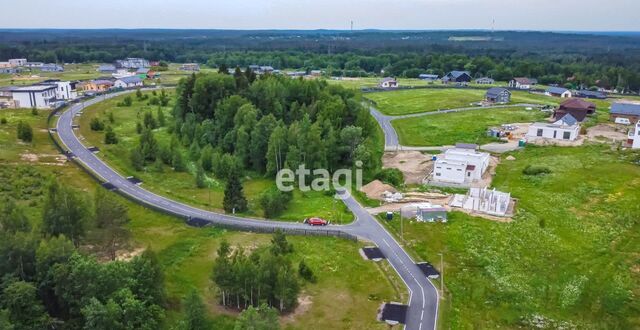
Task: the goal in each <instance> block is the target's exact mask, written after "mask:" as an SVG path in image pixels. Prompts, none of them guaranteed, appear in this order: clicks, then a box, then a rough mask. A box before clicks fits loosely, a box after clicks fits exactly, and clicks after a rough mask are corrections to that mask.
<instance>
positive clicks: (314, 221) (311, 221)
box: [304, 218, 329, 226]
mask: <svg viewBox="0 0 640 330" xmlns="http://www.w3.org/2000/svg"><path fill="white" fill-rule="evenodd" d="M304 223H306V224H308V225H309V226H326V225H328V224H329V221H327V220H324V219H321V218H307V219H304Z"/></svg>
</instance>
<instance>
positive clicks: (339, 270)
mask: <svg viewBox="0 0 640 330" xmlns="http://www.w3.org/2000/svg"><path fill="white" fill-rule="evenodd" d="M88 113H90V111H88ZM46 115H47V112H46V111H41V112H39V114H38V116H33V115H32V114H31V111H30V110H0V118H7V119H8V123H7V124H0V155H1V156H0V178H2V179H1V180H0V182H1V183H2V184H1V186H2V189H0V198H2V197H4V196H5V195H10V196H12V197H14V198H18V203H19V204H21V205H23V206H25V207H26V211H27V215H28V216H29V218H30V220H31V221H32V222H33V223H34V224H36V228H37V225H38V223H39V221H40V219H41V217H42V215H41V207H42V205H43V201H44V196H43V184H44V182H45V179H46V178H49V177H56V178H57V179H58V180H60V181H61V182H63V183H64V184H68V185H71V186H73V187H74V188H76V189H80V190H82V191H84V192H85V193H86V196H87V198H89V199H92V196H93V194H94V192H95V191H96V189H102V188H101V187H100V186H99V185H98V184H97V182H96V181H94V179H93V178H91V177H90V176H89V175H87V174H86V173H85V172H83V171H82V170H81V169H80V168H79V167H78V166H77V165H75V164H74V163H70V162H62V163H56V162H54V160H55V156H57V155H59V154H58V152H57V150H56V149H55V147H54V146H53V144H52V143H51V141H50V140H49V137H48V133H47V131H46V127H47V125H46V118H47V117H46ZM116 118H118V117H116ZM18 120H24V121H27V122H29V123H30V124H31V126H32V127H33V129H34V143H33V144H23V143H18V142H17V141H16V128H15V125H16V123H17V121H18ZM25 154H34V155H37V156H39V157H38V159H32V160H28V159H24V158H23V155H25ZM6 178H10V179H9V180H5V179H6ZM256 186H259V184H256ZM309 198H311V199H312V201H313V202H317V201H318V200H317V199H316V198H312V197H309ZM118 200H119V201H120V202H122V203H124V204H125V205H126V206H127V207H128V209H129V216H130V218H131V222H130V223H129V225H128V226H127V228H128V229H129V230H130V240H129V242H128V243H127V244H126V246H122V248H123V249H126V250H128V251H138V249H141V248H142V249H144V248H151V249H153V250H154V251H155V252H157V254H158V256H159V258H160V262H161V264H162V267H163V269H164V273H165V286H166V289H167V295H168V297H167V298H168V301H169V304H168V306H167V307H168V311H167V318H166V321H165V323H164V326H163V329H167V330H169V329H175V328H176V326H178V321H179V320H180V319H181V318H182V316H183V314H182V311H181V301H182V299H183V298H184V296H185V295H186V294H187V293H188V292H190V291H191V290H192V289H194V288H195V289H197V290H198V291H199V292H201V293H202V296H203V298H204V299H205V303H206V305H207V308H208V313H207V314H208V316H209V318H211V319H212V321H213V326H214V327H215V329H222V330H227V329H228V330H230V329H233V326H234V319H235V316H236V314H235V313H234V312H227V311H224V310H222V309H221V308H220V307H219V306H218V305H217V303H216V298H215V297H216V292H215V289H214V288H213V287H212V285H211V282H210V281H209V276H210V274H211V268H212V265H213V260H214V258H215V251H216V249H217V247H218V245H219V243H220V242H221V240H222V239H226V240H228V241H229V242H230V243H231V244H232V245H234V246H243V247H244V248H246V249H248V250H249V249H253V248H255V247H259V246H263V245H266V244H268V243H269V240H270V238H271V237H270V236H269V235H263V234H249V233H241V232H235V231H228V230H222V229H215V228H205V229H196V228H192V227H188V226H186V225H185V224H184V223H183V222H182V221H181V220H179V219H176V218H173V217H170V216H166V215H164V214H160V213H157V212H155V211H153V210H150V209H147V208H145V207H142V206H140V205H138V204H134V203H132V202H130V201H129V200H127V199H125V198H122V197H118ZM298 200H299V199H298V198H295V199H294V203H292V206H291V208H290V211H291V212H302V211H301V210H300V209H304V208H305V207H304V206H298V205H295V203H296V201H298ZM305 201H306V200H305ZM300 203H302V204H304V203H305V202H300ZM328 205H330V206H333V204H330V203H328ZM100 237H101V235H100V231H99V230H97V229H95V228H90V230H89V233H88V235H87V239H86V240H85V241H84V243H83V245H82V246H81V249H82V250H83V251H86V253H89V251H94V250H95V249H96V247H97V246H99V242H100ZM289 240H290V241H291V242H292V243H293V244H294V247H295V253H294V257H293V258H294V262H296V265H297V262H299V261H300V260H301V259H303V258H304V259H305V262H306V263H307V265H309V266H310V267H311V268H312V269H313V271H314V272H315V274H316V276H317V277H318V282H317V283H315V284H304V285H303V294H302V295H301V297H304V298H305V299H306V300H307V301H310V305H305V306H304V307H303V308H302V309H301V310H300V311H299V312H298V313H299V314H293V315H286V316H284V317H283V318H282V319H281V320H282V325H283V328H284V329H311V328H324V329H326V328H334V329H363V330H364V329H381V330H382V329H385V328H386V327H385V326H384V325H383V324H382V323H378V322H377V321H376V320H375V315H376V310H377V308H378V307H379V305H380V304H381V303H382V302H383V301H390V300H391V301H404V300H406V299H408V293H407V292H406V289H405V287H404V285H403V284H402V281H401V280H400V279H399V278H398V277H397V276H396V275H395V273H394V271H393V269H391V268H390V267H389V266H388V264H387V263H380V264H376V263H373V262H368V261H364V260H363V259H362V258H361V257H360V255H359V254H358V248H359V247H360V246H361V244H362V243H356V242H351V241H347V240H340V239H335V238H327V237H289ZM337 307H339V308H337Z"/></svg>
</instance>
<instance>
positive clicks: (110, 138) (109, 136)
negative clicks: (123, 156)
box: [104, 126, 118, 144]
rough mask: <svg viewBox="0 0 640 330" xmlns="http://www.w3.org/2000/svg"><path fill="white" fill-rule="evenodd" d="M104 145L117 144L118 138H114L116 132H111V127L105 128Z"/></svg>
mask: <svg viewBox="0 0 640 330" xmlns="http://www.w3.org/2000/svg"><path fill="white" fill-rule="evenodd" d="M104 143H105V144H118V137H117V136H116V132H114V131H113V128H111V126H107V130H106V131H105V132H104Z"/></svg>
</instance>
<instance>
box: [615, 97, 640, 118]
mask: <svg viewBox="0 0 640 330" xmlns="http://www.w3.org/2000/svg"><path fill="white" fill-rule="evenodd" d="M609 117H610V118H609V119H610V120H611V121H615V120H616V119H617V118H627V119H629V122H632V123H635V122H637V121H638V120H640V103H625V102H617V103H614V104H613V105H611V112H610V113H609Z"/></svg>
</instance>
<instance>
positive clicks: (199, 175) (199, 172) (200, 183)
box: [196, 163, 206, 188]
mask: <svg viewBox="0 0 640 330" xmlns="http://www.w3.org/2000/svg"><path fill="white" fill-rule="evenodd" d="M205 179H206V178H205V175H204V169H203V168H202V165H201V164H200V163H196V187H198V188H204V187H205V186H206V182H205Z"/></svg>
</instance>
